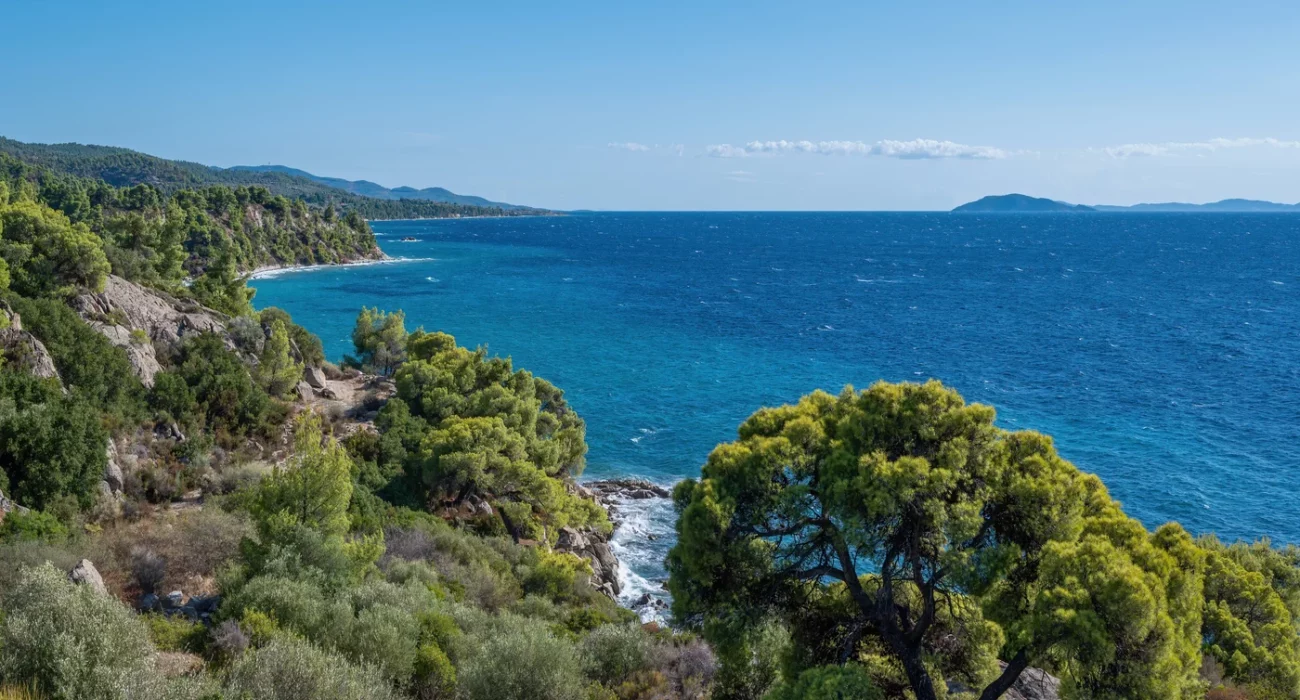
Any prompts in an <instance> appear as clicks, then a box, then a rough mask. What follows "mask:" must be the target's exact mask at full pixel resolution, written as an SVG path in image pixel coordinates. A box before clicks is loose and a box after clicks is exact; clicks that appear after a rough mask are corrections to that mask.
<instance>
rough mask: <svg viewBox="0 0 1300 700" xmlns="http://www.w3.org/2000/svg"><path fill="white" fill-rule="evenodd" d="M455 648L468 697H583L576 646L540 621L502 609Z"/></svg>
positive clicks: (535, 699)
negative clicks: (487, 625)
mask: <svg viewBox="0 0 1300 700" xmlns="http://www.w3.org/2000/svg"><path fill="white" fill-rule="evenodd" d="M491 627H492V628H489V629H486V630H481V631H480V634H478V635H476V638H475V639H474V640H472V641H471V642H470V646H469V647H468V648H467V649H466V650H465V651H464V652H463V653H462V654H460V656H461V657H463V658H461V660H460V667H459V674H458V680H459V686H460V691H461V693H462V694H463V695H464V696H465V697H466V698H467V699H468V700H576V699H577V698H584V697H585V694H586V683H585V682H584V680H583V677H582V669H581V664H580V662H579V658H578V653H577V650H576V649H575V648H574V646H573V644H572V643H570V642H568V641H567V640H563V639H557V638H556V637H555V636H553V635H552V634H551V633H550V631H549V630H548V628H547V626H546V625H545V624H543V623H541V622H537V621H533V620H527V619H524V618H518V617H515V616H513V615H503V616H501V617H500V618H499V619H497V620H496V621H494V624H492V626H491Z"/></svg>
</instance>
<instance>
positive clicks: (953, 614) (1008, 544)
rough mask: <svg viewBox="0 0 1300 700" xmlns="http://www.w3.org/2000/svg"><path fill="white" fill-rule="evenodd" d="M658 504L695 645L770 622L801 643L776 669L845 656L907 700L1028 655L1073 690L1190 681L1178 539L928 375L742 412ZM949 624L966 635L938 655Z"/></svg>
mask: <svg viewBox="0 0 1300 700" xmlns="http://www.w3.org/2000/svg"><path fill="white" fill-rule="evenodd" d="M674 500H675V503H676V506H677V509H678V512H679V519H678V523H677V530H678V538H679V539H678V543H677V545H676V546H675V547H674V548H673V550H672V551H671V552H670V554H669V557H668V567H669V571H670V574H671V578H670V582H669V587H670V589H671V591H672V593H673V596H674V603H673V613H674V615H675V617H676V618H677V619H678V620H679V621H680V622H681V623H683V624H685V625H687V626H690V627H692V628H697V629H701V630H703V631H704V632H705V634H706V635H712V636H714V637H717V636H719V635H734V634H736V633H737V630H743V629H745V628H747V627H752V626H754V625H757V624H760V623H762V622H763V621H765V620H771V619H776V620H779V621H781V622H783V623H784V624H785V625H787V626H788V627H789V628H790V629H791V633H792V637H793V638H794V639H796V640H797V639H800V638H803V639H818V640H820V641H819V643H818V644H816V645H806V646H803V647H802V648H799V649H797V650H796V652H795V654H796V655H797V656H800V658H795V659H793V660H792V664H793V666H794V668H795V670H797V669H798V668H799V667H815V666H825V665H843V664H846V663H858V664H864V665H866V666H867V667H869V668H873V669H876V675H877V682H878V683H879V684H880V685H881V686H882V687H886V688H887V687H889V686H890V685H891V684H893V685H897V686H900V688H899V689H900V690H901V689H904V688H905V689H906V690H908V691H909V692H911V693H913V694H914V695H915V696H916V697H917V698H918V699H920V700H928V699H930V698H936V697H940V695H939V693H938V691H937V690H936V688H937V687H942V685H943V684H944V682H945V681H958V682H961V683H965V684H968V685H972V686H974V687H977V688H982V691H981V697H982V698H984V699H985V700H988V699H990V698H996V697H999V696H1001V694H1002V693H1003V692H1005V691H1006V690H1007V688H1009V687H1010V685H1011V684H1012V683H1013V682H1014V681H1015V679H1016V678H1017V676H1018V674H1019V673H1020V672H1021V671H1022V670H1023V669H1025V668H1026V667H1028V666H1029V665H1030V664H1031V663H1033V664H1039V665H1047V666H1050V667H1051V668H1054V669H1056V670H1058V671H1060V672H1061V673H1062V674H1063V675H1064V676H1065V682H1066V687H1067V692H1068V693H1069V694H1070V695H1071V696H1072V697H1076V698H1085V697H1086V698H1107V697H1133V698H1138V697H1143V698H1147V697H1149V698H1164V697H1183V696H1184V695H1185V694H1186V693H1189V692H1193V689H1196V688H1199V687H1200V686H1199V682H1198V680H1197V671H1198V669H1199V665H1200V654H1199V633H1200V621H1199V603H1200V599H1199V596H1198V595H1196V592H1197V591H1199V586H1200V576H1201V572H1202V568H1203V561H1202V558H1201V556H1200V552H1199V550H1198V549H1197V548H1196V547H1195V546H1194V544H1193V542H1192V540H1191V538H1190V537H1189V536H1188V535H1187V534H1186V533H1185V532H1183V531H1182V530H1181V528H1178V527H1177V526H1167V527H1166V528H1162V529H1161V530H1160V531H1158V532H1156V533H1154V534H1150V533H1148V532H1147V531H1146V530H1145V529H1144V528H1143V527H1142V526H1141V524H1139V523H1137V522H1136V521H1134V520H1133V519H1131V518H1129V517H1127V516H1126V515H1124V513H1123V511H1122V510H1120V508H1119V505H1118V504H1117V503H1115V502H1114V501H1113V500H1112V499H1111V498H1110V497H1109V495H1108V494H1107V493H1106V490H1105V488H1104V487H1103V486H1102V485H1101V482H1100V481H1099V480H1098V479H1096V478H1095V477H1093V476H1090V475H1086V474H1083V473H1081V472H1079V471H1078V470H1077V469H1075V468H1074V467H1073V466H1072V465H1071V464H1069V463H1068V462H1066V461H1065V460H1064V459H1062V458H1061V457H1060V456H1059V455H1057V453H1056V451H1055V449H1054V447H1053V445H1052V442H1051V440H1050V439H1049V438H1047V437H1045V436H1043V435H1040V434H1037V433H1032V432H1007V431H1004V430H1001V429H999V428H997V427H996V426H995V425H994V412H993V409H991V408H989V407H987V406H982V405H979V404H966V403H965V402H964V401H963V400H962V398H961V397H960V396H959V395H958V394H957V393H956V392H954V391H952V390H950V389H947V388H945V387H943V386H942V385H940V384H939V383H938V382H929V383H926V384H887V383H878V384H876V385H874V386H872V387H871V388H870V389H867V390H865V391H854V390H852V389H851V388H850V389H846V390H845V391H844V392H843V393H841V394H840V395H839V396H832V395H830V394H826V393H822V392H817V393H814V394H812V395H809V396H807V397H804V399H803V400H801V401H800V402H799V403H798V404H796V405H793V406H782V407H779V408H771V409H763V410H760V411H759V412H757V413H755V414H754V415H753V416H752V417H751V418H750V419H749V420H747V421H746V422H745V423H744V424H743V425H742V426H741V428H740V435H739V439H738V440H737V441H736V442H733V443H728V444H724V445H720V446H719V447H718V448H717V449H715V450H714V451H713V453H712V454H711V455H710V456H709V459H708V462H707V463H706V464H705V466H704V468H703V472H702V475H701V478H700V479H699V480H687V481H685V482H682V483H681V484H680V485H679V486H678V487H677V489H676V491H675V493H674ZM808 625H813V627H812V628H811V629H809V628H808V627H807V626H808ZM801 626H803V627H801ZM953 627H961V628H965V629H977V630H982V631H979V632H977V633H975V634H963V635H957V636H956V637H955V638H957V639H964V640H965V641H964V643H965V644H967V645H968V646H969V647H971V648H966V649H960V650H954V649H950V648H949V649H946V651H945V653H943V654H940V653H939V652H940V651H941V650H942V649H945V648H946V647H945V645H949V646H950V645H951V644H952V643H953V639H954V635H951V634H947V633H946V632H947V631H949V630H951V629H952V628H953ZM998 657H1001V658H1004V659H1006V660H1007V661H1008V664H1007V666H1006V668H1005V670H1002V671H999V670H998V668H997V666H996V665H995V664H994V662H995V661H996V658H998ZM962 660H974V661H975V662H976V663H966V664H963V663H961V661H962Z"/></svg>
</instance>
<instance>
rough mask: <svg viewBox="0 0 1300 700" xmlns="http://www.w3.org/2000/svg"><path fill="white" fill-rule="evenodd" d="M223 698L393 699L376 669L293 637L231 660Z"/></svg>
mask: <svg viewBox="0 0 1300 700" xmlns="http://www.w3.org/2000/svg"><path fill="white" fill-rule="evenodd" d="M226 695H227V696H228V697H236V698H238V697H247V698H257V699H258V700H386V699H388V698H393V699H394V700H395V699H396V698H397V695H396V694H394V692H393V690H392V688H391V687H390V686H389V685H388V683H387V682H386V681H385V680H384V678H383V676H382V675H381V674H380V673H379V671H378V670H377V669H375V668H373V667H369V666H357V665H355V664H352V663H351V662H349V661H348V660H347V659H344V658H342V657H340V656H337V655H335V654H331V653H328V652H326V651H323V650H321V649H319V648H317V647H315V646H313V645H311V644H310V643H309V642H306V641H303V640H300V639H295V638H293V637H278V638H276V639H275V640H274V641H272V642H271V643H270V644H268V645H267V646H265V647H263V648H261V649H258V650H257V651H255V652H253V653H252V654H248V655H245V656H244V657H242V658H241V659H239V660H238V661H236V662H235V664H234V666H233V667H232V668H231V671H230V680H229V681H228V682H227V684H226Z"/></svg>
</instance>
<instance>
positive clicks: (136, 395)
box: [9, 296, 145, 426]
mask: <svg viewBox="0 0 1300 700" xmlns="http://www.w3.org/2000/svg"><path fill="white" fill-rule="evenodd" d="M9 301H10V303H11V305H12V306H13V308H14V310H15V311H17V312H18V314H19V315H20V316H21V317H22V321H23V329H24V330H26V331H28V332H30V333H31V334H32V335H34V336H36V337H37V338H39V339H40V341H41V342H42V343H43V344H44V345H45V349H46V350H48V351H49V353H50V357H51V358H53V360H54V366H55V367H56V368H57V369H58V370H59V377H60V378H61V379H62V380H63V382H64V384H65V385H66V386H67V387H68V389H69V390H70V391H71V392H72V393H73V394H74V399H76V400H78V402H88V403H89V404H91V405H92V406H94V407H95V408H96V409H98V410H99V411H101V412H103V413H104V414H105V416H106V418H107V419H108V421H109V423H110V425H114V426H118V425H127V424H131V423H134V422H136V421H138V420H139V419H140V418H141V417H143V415H144V413H145V406H144V393H145V390H144V386H143V385H142V384H141V383H140V380H139V379H138V378H137V377H136V375H135V371H134V369H133V368H132V367H131V362H130V360H128V359H127V357H126V352H125V351H124V350H122V349H121V348H119V347H115V346H114V345H113V344H112V343H110V342H109V341H108V339H107V338H105V337H104V336H103V335H101V334H100V333H98V332H97V331H95V329H93V328H91V327H90V326H89V325H88V324H87V323H86V322H84V321H82V320H81V318H80V317H79V316H77V314H76V312H74V311H73V310H72V309H70V308H68V307H67V306H66V305H65V304H63V303H62V302H60V301H59V300H56V299H26V298H22V297H18V296H11V297H10V298H9Z"/></svg>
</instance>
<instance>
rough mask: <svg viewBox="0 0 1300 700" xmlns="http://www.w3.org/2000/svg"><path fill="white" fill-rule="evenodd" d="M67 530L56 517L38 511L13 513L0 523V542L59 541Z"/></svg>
mask: <svg viewBox="0 0 1300 700" xmlns="http://www.w3.org/2000/svg"><path fill="white" fill-rule="evenodd" d="M67 536H68V528H67V526H65V525H64V524H63V522H62V521H60V520H59V519H58V518H57V517H55V516H54V515H52V514H50V513H46V512H45V511H40V510H32V511H28V512H26V513H23V512H20V511H13V512H12V513H8V514H6V515H5V516H4V520H3V521H0V540H46V541H50V540H61V539H63V538H65V537H67Z"/></svg>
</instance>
